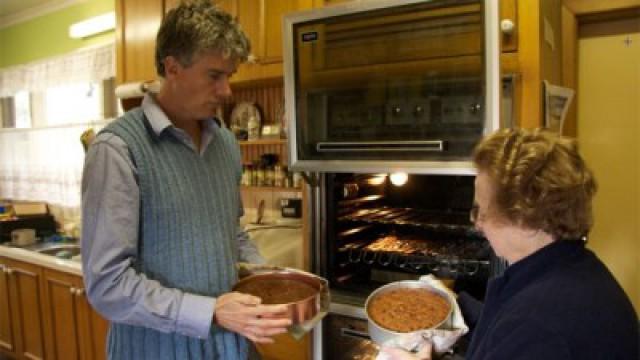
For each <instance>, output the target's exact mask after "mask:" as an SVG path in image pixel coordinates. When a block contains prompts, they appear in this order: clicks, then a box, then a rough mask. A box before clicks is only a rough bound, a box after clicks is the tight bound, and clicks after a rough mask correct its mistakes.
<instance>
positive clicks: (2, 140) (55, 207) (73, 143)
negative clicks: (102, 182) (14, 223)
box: [0, 122, 105, 223]
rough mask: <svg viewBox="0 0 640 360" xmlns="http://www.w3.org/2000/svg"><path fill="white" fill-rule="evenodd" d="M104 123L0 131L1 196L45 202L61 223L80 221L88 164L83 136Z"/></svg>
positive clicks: (3, 197)
mask: <svg viewBox="0 0 640 360" xmlns="http://www.w3.org/2000/svg"><path fill="white" fill-rule="evenodd" d="M104 124H105V122H101V123H99V124H93V125H91V126H88V125H86V124H83V125H69V126H60V127H49V128H36V129H10V130H9V129H7V130H2V131H0V198H1V199H10V200H19V201H45V202H47V203H48V204H49V205H50V208H51V209H52V212H54V215H56V218H57V219H58V220H60V221H61V222H63V223H64V222H66V221H77V220H78V219H79V216H80V191H81V189H80V184H81V180H82V166H83V164H84V148H83V146H82V143H81V142H80V135H81V134H82V133H83V132H84V131H85V130H87V129H88V128H89V127H91V128H93V129H94V130H95V131H96V132H97V131H98V130H99V129H100V128H102V127H103V126H104Z"/></svg>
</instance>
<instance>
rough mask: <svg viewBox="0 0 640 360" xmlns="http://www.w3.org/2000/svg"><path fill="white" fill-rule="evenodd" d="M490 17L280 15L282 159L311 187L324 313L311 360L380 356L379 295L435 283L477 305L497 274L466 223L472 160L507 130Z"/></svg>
mask: <svg viewBox="0 0 640 360" xmlns="http://www.w3.org/2000/svg"><path fill="white" fill-rule="evenodd" d="M498 13H499V11H498V0H371V1H358V2H351V3H347V4H344V5H340V6H333V7H331V6H330V7H326V8H320V9H315V10H311V11H305V12H299V13H295V14H290V15H287V16H286V17H285V18H284V20H283V41H284V48H283V51H284V72H285V104H286V114H287V118H288V121H287V126H288V130H289V154H288V155H289V156H288V160H289V165H290V167H291V169H292V170H294V171H302V172H305V177H306V178H307V179H308V180H309V179H311V180H312V181H309V182H310V183H311V184H312V186H311V189H312V191H311V196H310V199H311V202H310V203H311V205H310V207H311V211H310V213H311V214H312V218H313V219H312V226H311V229H312V230H311V231H312V235H311V238H312V246H313V249H312V259H313V261H312V262H313V270H314V272H316V273H318V274H319V275H321V276H323V277H325V278H327V279H328V280H329V282H330V286H331V293H332V302H333V304H332V308H331V313H330V314H329V316H327V318H325V319H324V320H323V322H322V324H321V325H320V328H319V331H315V332H314V336H315V340H314V353H315V359H331V360H339V359H367V358H371V359H373V358H374V357H375V353H376V351H375V349H374V348H373V346H372V344H371V343H370V342H369V341H368V340H366V338H367V333H366V316H365V314H364V309H363V305H364V301H365V299H366V297H367V296H368V294H370V293H371V291H372V290H373V289H375V288H376V287H378V286H380V285H383V284H385V283H388V282H392V281H396V280H402V279H414V278H418V277H420V276H421V275H423V274H434V275H435V276H437V277H439V278H441V279H443V280H444V281H446V282H447V283H448V284H449V285H450V286H452V287H453V288H454V289H455V290H456V291H462V290H464V291H467V292H469V293H471V294H472V295H475V296H477V297H479V298H482V296H483V295H484V291H485V289H486V284H487V281H488V279H490V278H491V277H492V276H493V275H494V274H496V273H499V272H500V271H501V268H502V266H501V265H502V263H501V262H500V261H499V260H498V259H496V258H495V256H494V255H493V253H492V251H491V249H490V247H489V244H488V243H487V241H486V239H484V238H483V236H482V235H481V234H478V233H477V232H476V231H475V230H474V227H473V226H472V224H471V222H470V220H469V211H470V209H471V206H472V202H473V181H474V173H475V172H474V170H473V168H472V166H471V163H470V156H471V151H472V149H473V147H474V146H475V144H476V143H477V142H478V141H479V140H480V138H481V137H482V136H483V135H484V134H486V133H489V132H492V131H494V130H496V129H498V128H500V127H504V126H510V124H511V122H512V121H511V119H512V116H511V113H512V96H513V92H512V90H513V82H514V81H513V80H514V79H513V77H510V76H506V77H502V78H501V75H500V69H499V55H500V47H499V37H498V22H499V16H498ZM399 171H402V172H405V173H407V174H409V175H408V178H407V179H406V183H405V184H404V185H402V186H398V185H396V184H394V182H395V183H398V181H395V180H398V179H394V182H392V181H391V180H392V179H391V177H390V176H389V174H391V173H394V172H399ZM400 180H401V179H400ZM363 319H365V320H363Z"/></svg>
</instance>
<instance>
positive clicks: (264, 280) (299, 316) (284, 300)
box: [233, 268, 328, 325]
mask: <svg viewBox="0 0 640 360" xmlns="http://www.w3.org/2000/svg"><path fill="white" fill-rule="evenodd" d="M233 291H237V292H241V293H245V294H250V295H253V296H257V297H259V298H261V299H262V303H263V304H265V305H270V304H286V305H287V311H288V315H289V316H288V317H289V318H290V319H291V322H292V325H298V324H301V323H304V322H306V321H308V320H311V319H313V318H314V317H315V316H316V314H318V312H319V311H320V309H321V305H322V297H323V296H324V295H325V294H328V285H327V281H326V280H325V279H323V278H321V277H318V276H316V275H314V274H311V273H308V272H304V271H300V270H295V269H286V268H285V269H274V270H262V271H258V272H256V273H254V274H252V275H249V276H247V277H245V278H243V279H241V280H240V281H238V283H236V285H234V286H233Z"/></svg>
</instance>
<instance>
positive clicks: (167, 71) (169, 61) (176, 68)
mask: <svg viewBox="0 0 640 360" xmlns="http://www.w3.org/2000/svg"><path fill="white" fill-rule="evenodd" d="M162 63H163V64H164V76H165V77H166V78H170V77H173V76H175V75H177V74H178V73H179V72H180V70H182V65H181V64H180V62H179V61H178V59H176V58H175V57H173V56H167V57H165V58H164V59H163V60H162Z"/></svg>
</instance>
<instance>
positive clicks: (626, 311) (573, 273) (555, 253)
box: [458, 241, 640, 360]
mask: <svg viewBox="0 0 640 360" xmlns="http://www.w3.org/2000/svg"><path fill="white" fill-rule="evenodd" d="M458 300H459V303H460V306H461V308H462V310H463V313H464V314H465V319H467V320H468V322H469V323H470V325H471V328H472V331H473V336H472V340H471V345H470V346H469V348H468V350H467V354H466V358H467V359H470V360H485V359H505V360H507V359H508V360H513V359H531V360H534V359H535V360H540V359H542V360H551V359H576V360H578V359H579V360H585V359H607V360H609V359H611V360H613V359H629V360H639V359H640V355H639V351H640V350H639V347H640V346H639V335H638V317H637V315H636V313H635V311H634V309H633V306H632V305H631V303H630V301H629V299H628V298H627V296H626V295H625V293H624V291H623V290H622V288H621V287H620V286H619V285H618V283H617V282H616V280H615V279H614V277H613V276H612V275H611V273H610V272H609V270H607V268H606V267H605V265H604V264H603V263H602V262H601V261H600V260H599V259H598V258H597V257H596V256H595V254H593V252H591V251H590V250H588V249H586V248H585V247H584V243H583V242H581V241H558V242H554V243H552V244H550V245H548V246H546V247H544V248H542V249H540V250H539V251H537V252H536V253H534V254H532V255H530V256H528V257H526V258H524V259H522V260H520V261H518V262H517V263H515V264H513V265H512V266H510V267H509V268H508V269H507V270H506V271H505V273H504V274H503V275H502V276H500V277H497V278H495V279H494V280H492V281H491V282H490V283H489V287H488V289H487V296H486V299H485V303H484V306H483V307H482V311H481V312H480V313H479V314H480V316H479V317H478V318H476V317H475V316H474V311H473V308H474V302H473V301H472V300H471V299H470V298H469V297H468V296H467V295H466V294H461V295H460V297H459V298H458Z"/></svg>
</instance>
